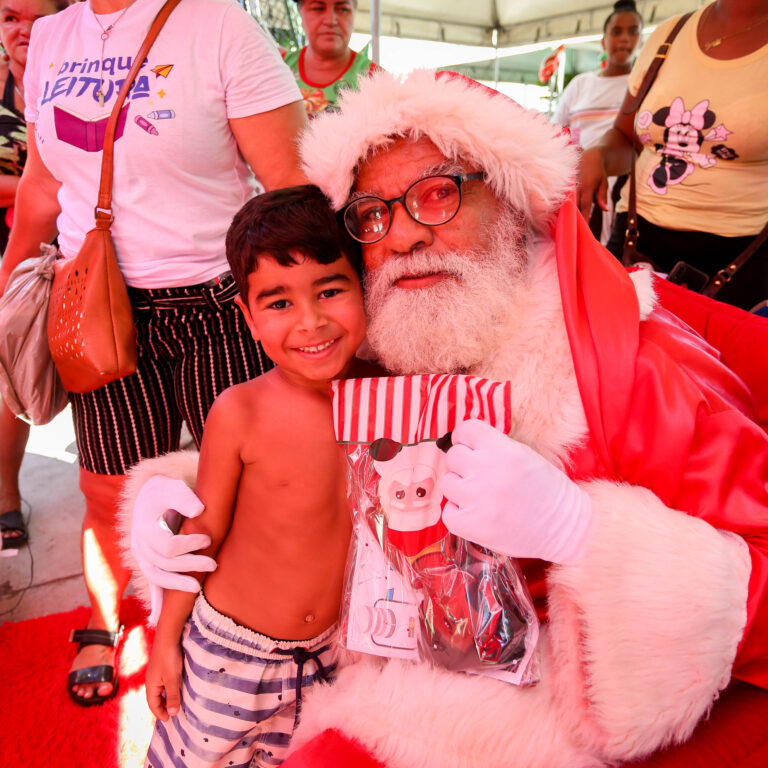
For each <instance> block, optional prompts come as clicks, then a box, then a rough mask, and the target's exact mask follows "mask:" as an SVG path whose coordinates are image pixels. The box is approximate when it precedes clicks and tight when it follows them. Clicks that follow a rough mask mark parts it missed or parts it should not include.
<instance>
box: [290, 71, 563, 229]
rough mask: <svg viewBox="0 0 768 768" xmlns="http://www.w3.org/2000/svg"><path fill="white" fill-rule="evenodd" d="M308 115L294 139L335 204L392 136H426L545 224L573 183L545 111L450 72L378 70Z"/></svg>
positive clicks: (556, 131) (560, 138)
mask: <svg viewBox="0 0 768 768" xmlns="http://www.w3.org/2000/svg"><path fill="white" fill-rule="evenodd" d="M358 85H359V90H357V91H352V90H348V91H345V92H344V93H343V94H342V95H341V111H340V112H326V113H324V114H321V115H320V116H319V117H317V118H315V119H314V120H313V121H312V124H311V126H310V128H309V129H308V130H307V132H306V133H305V135H304V137H303V139H302V142H301V157H302V161H303V164H304V169H305V171H306V173H307V176H308V177H309V179H310V181H312V182H313V183H314V184H317V185H318V186H319V187H320V188H321V189H322V190H323V192H325V194H326V196H327V197H328V198H329V199H330V200H331V203H332V204H333V206H334V208H336V209H339V208H341V206H342V205H344V203H345V202H346V201H347V199H348V198H349V193H350V190H351V189H352V185H353V183H354V179H355V172H356V170H357V167H358V166H359V164H360V163H361V162H362V161H364V160H365V159H366V158H367V157H369V156H370V155H371V154H373V153H374V151H375V150H377V149H379V148H381V147H385V146H387V144H389V143H391V142H392V141H393V139H396V138H399V137H410V138H412V139H419V138H421V137H427V138H429V139H431V140H432V142H433V143H434V144H435V145H436V146H437V148H438V149H439V150H440V151H441V152H442V153H443V154H444V155H445V156H446V157H447V158H449V159H457V158H462V159H463V160H465V161H467V162H469V163H470V164H471V165H472V166H473V170H474V166H476V167H478V168H480V169H482V170H483V171H485V173H486V182H487V184H488V185H489V186H490V187H491V189H492V190H493V191H494V192H495V194H496V195H497V196H498V197H499V199H501V200H506V201H508V202H509V203H510V204H511V205H512V206H513V207H514V208H516V209H518V210H520V211H522V212H523V213H524V214H525V215H526V218H527V220H528V221H530V222H531V223H532V224H534V225H535V226H536V227H537V228H538V229H543V228H544V227H545V225H546V223H547V222H549V221H550V219H551V217H552V214H553V213H554V212H555V211H557V209H558V208H559V207H560V205H561V203H562V202H563V200H564V199H565V197H566V196H567V194H568V191H569V190H570V189H571V187H572V185H573V181H574V177H575V172H576V164H577V150H576V149H575V147H573V146H572V145H570V144H569V141H568V137H567V136H566V135H564V134H563V133H561V131H560V129H559V128H558V127H557V126H554V125H552V124H551V123H550V122H549V121H548V120H547V119H546V118H545V117H544V116H543V115H541V114H540V113H538V112H535V111H533V110H526V109H523V108H522V107H521V106H520V105H519V104H517V103H516V102H514V101H513V100H512V99H510V98H508V97H506V96H504V95H502V94H500V93H498V92H497V91H493V90H491V89H490V88H486V87H485V86H483V85H480V84H479V83H477V82H475V81H474V80H470V79H469V78H467V77H463V76H461V75H457V74H455V73H452V72H440V73H438V74H435V73H434V72H431V71H428V70H417V71H415V72H412V73H411V74H410V75H408V76H406V77H402V78H400V77H395V76H394V75H391V74H389V73H388V72H384V71H379V72H376V73H375V74H373V75H372V76H371V77H367V78H360V80H359V81H358Z"/></svg>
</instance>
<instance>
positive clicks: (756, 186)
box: [579, 0, 768, 310]
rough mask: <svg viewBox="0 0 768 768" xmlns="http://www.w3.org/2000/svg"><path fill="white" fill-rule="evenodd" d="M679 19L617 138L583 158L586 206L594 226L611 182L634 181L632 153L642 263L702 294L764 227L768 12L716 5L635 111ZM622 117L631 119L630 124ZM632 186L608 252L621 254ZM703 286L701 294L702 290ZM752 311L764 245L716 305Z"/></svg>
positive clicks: (759, 289)
mask: <svg viewBox="0 0 768 768" xmlns="http://www.w3.org/2000/svg"><path fill="white" fill-rule="evenodd" d="M678 18H679V17H677V18H672V19H668V20H667V21H665V22H663V23H662V24H659V26H658V27H657V28H656V30H654V32H653V34H652V35H651V36H650V37H649V39H648V41H647V42H646V44H645V46H644V47H643V50H642V52H641V53H640V55H639V56H638V59H637V62H636V63H635V66H634V68H633V70H632V74H631V75H630V78H629V87H628V89H627V94H626V97H625V101H624V104H623V105H622V110H621V111H620V112H619V114H618V116H617V117H616V121H615V123H614V125H613V127H612V128H611V129H610V130H609V131H608V132H607V133H606V134H605V135H604V136H603V138H602V139H601V140H600V142H599V143H598V144H597V145H595V146H594V147H592V148H590V149H588V150H586V151H585V152H584V154H583V155H582V162H581V166H580V170H579V176H580V179H579V181H580V191H579V206H580V208H581V211H582V213H583V214H584V215H585V216H588V215H589V209H590V208H591V205H592V199H593V197H594V195H595V193H596V192H597V194H598V200H599V201H600V205H601V206H602V207H605V199H606V195H605V189H606V186H605V185H606V177H610V176H616V175H620V174H622V173H628V172H629V171H630V169H631V167H632V162H633V152H634V149H633V145H634V147H639V148H641V149H640V153H639V155H638V157H637V159H636V161H635V181H636V189H637V205H636V209H637V216H638V228H639V233H640V234H639V239H638V243H637V250H638V252H639V256H638V260H640V261H646V262H649V263H650V264H651V265H652V266H653V267H654V268H655V269H657V270H658V271H660V272H662V273H670V279H671V280H673V282H680V283H684V284H686V285H688V287H689V288H694V289H696V288H697V287H698V289H701V287H703V286H704V285H706V283H707V282H709V281H711V280H712V279H713V278H714V277H715V276H716V274H717V273H718V272H719V271H720V270H723V269H725V268H726V267H728V266H729V265H730V264H731V263H732V262H733V260H734V259H736V258H737V257H738V256H739V255H740V254H741V253H742V252H743V251H745V250H746V249H747V248H748V247H749V245H750V244H751V243H752V242H753V241H754V240H755V237H756V236H757V235H758V233H760V232H761V230H762V229H763V227H764V226H765V225H766V222H768V132H766V130H765V125H766V122H768V99H766V98H765V87H764V83H765V82H766V81H768V4H767V3H766V2H765V0H716V2H711V3H709V4H708V5H706V6H704V7H702V8H699V9H698V10H696V11H695V12H694V13H693V14H692V15H691V17H690V18H689V19H688V20H687V21H686V22H685V24H684V26H683V27H682V29H681V30H680V32H679V33H678V35H677V37H676V39H675V40H674V42H673V43H672V45H671V47H670V49H669V51H668V52H667V55H666V57H665V58H664V60H663V64H662V66H661V69H660V70H659V72H658V75H657V77H656V80H655V81H654V83H653V85H652V86H651V88H650V90H649V91H648V93H647V95H646V96H645V99H644V100H643V102H642V104H640V105H639V107H637V108H635V109H632V107H633V105H632V101H633V99H634V96H635V94H637V92H638V91H639V89H640V85H641V83H642V81H643V78H644V76H645V73H646V71H647V70H648V68H649V66H650V64H651V61H652V60H653V58H654V57H655V55H656V52H657V50H658V49H659V47H660V45H661V44H662V43H663V42H664V41H665V40H666V39H667V36H668V35H669V33H670V31H671V30H672V27H673V26H674V24H675V23H676V22H677V20H678ZM624 109H629V112H628V113H626V114H625V112H624ZM628 187H629V184H627V185H625V187H624V189H623V190H622V193H621V200H620V201H619V202H618V204H617V206H616V210H617V216H616V221H615V224H614V228H613V233H612V235H611V238H610V240H609V242H608V249H609V250H610V251H611V252H612V253H613V254H614V255H615V256H617V257H618V258H620V257H621V255H622V248H623V244H624V237H625V232H626V230H627V218H628V214H627V211H628ZM697 283H698V285H697ZM715 298H717V299H718V300H719V301H723V302H725V303H727V304H733V305H735V306H738V307H741V308H742V309H746V310H753V309H754V310H757V309H758V308H759V307H760V305H761V304H764V302H765V300H766V299H768V241H766V242H764V243H763V244H762V246H761V247H760V248H759V249H758V250H757V252H756V253H754V254H753V255H752V256H751V258H750V259H749V260H748V261H747V262H746V263H745V264H744V265H743V266H742V267H741V268H740V269H739V270H738V271H737V272H735V274H734V275H733V276H732V279H730V280H729V281H728V282H727V283H726V284H725V286H724V287H723V288H722V289H721V290H720V291H719V292H718V293H717V295H716V296H715Z"/></svg>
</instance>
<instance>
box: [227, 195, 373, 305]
mask: <svg viewBox="0 0 768 768" xmlns="http://www.w3.org/2000/svg"><path fill="white" fill-rule="evenodd" d="M226 251H227V261H228V262H229V268H230V269H231V270H232V275H233V277H234V278H235V282H236V283H237V288H238V290H239V291H240V295H241V296H242V298H243V300H244V301H245V300H246V299H247V297H248V275H249V274H251V272H253V271H254V270H255V269H256V268H257V266H258V261H259V257H260V256H264V255H268V256H271V257H272V258H273V259H275V261H277V263H278V264H280V265H281V266H283V267H287V266H290V265H291V264H298V263H299V262H298V261H297V260H296V259H295V258H294V257H293V256H292V255H291V252H294V253H295V252H298V253H300V254H301V255H302V256H304V257H306V258H308V259H311V260H312V261H316V262H318V263H319V264H332V263H333V262H334V261H336V260H337V259H338V258H339V257H341V256H345V257H346V258H347V259H348V260H349V263H350V264H351V265H352V266H353V267H354V269H355V271H356V272H357V274H358V275H360V274H361V270H362V264H361V255H360V246H359V244H358V243H357V241H356V240H353V239H352V237H350V235H349V233H348V232H347V230H346V228H345V227H344V224H343V223H342V222H341V221H339V219H338V217H337V216H336V214H335V213H334V212H333V210H332V209H331V205H330V203H329V202H328V198H326V196H325V195H324V194H323V193H322V192H321V191H320V190H319V189H318V188H317V187H316V186H314V185H313V184H304V185H302V186H299V187H286V188H285V189H276V190H274V191H272V192H264V193H263V194H261V195H258V196H257V197H254V198H252V199H251V200H249V201H248V202H247V203H246V204H245V205H244V206H243V207H242V208H241V209H240V210H239V211H238V212H237V213H236V214H235V218H234V219H233V220H232V224H231V225H230V227H229V231H228V232H227V239H226Z"/></svg>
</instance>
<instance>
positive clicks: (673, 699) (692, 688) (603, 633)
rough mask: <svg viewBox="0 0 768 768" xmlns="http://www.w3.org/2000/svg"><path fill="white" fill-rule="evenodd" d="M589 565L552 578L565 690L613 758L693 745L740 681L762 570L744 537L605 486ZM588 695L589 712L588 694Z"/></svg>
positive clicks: (645, 494) (599, 491)
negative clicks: (754, 584) (700, 726)
mask: <svg viewBox="0 0 768 768" xmlns="http://www.w3.org/2000/svg"><path fill="white" fill-rule="evenodd" d="M582 487H583V488H584V489H585V490H586V491H587V492H588V493H589V494H590V496H591V498H592V502H593V509H594V510H595V518H596V523H595V526H594V533H593V538H592V540H591V542H590V544H589V546H588V549H587V555H586V557H585V559H584V560H583V561H582V562H581V563H579V564H574V565H569V566H558V567H553V568H552V569H551V572H550V584H549V592H550V621H551V627H550V629H551V635H552V641H553V652H554V653H555V655H556V657H557V658H558V661H559V662H563V661H566V660H567V661H566V663H564V664H563V663H559V664H558V666H557V668H556V670H555V672H556V674H558V675H560V676H561V686H560V690H561V691H562V692H563V693H564V694H567V695H571V696H572V700H571V703H570V705H571V706H572V707H574V708H582V709H583V710H584V716H583V721H584V725H585V726H586V727H585V729H584V730H583V731H582V736H583V737H585V738H588V739H590V740H591V741H592V743H593V745H594V747H595V749H596V750H599V751H601V752H603V754H605V755H606V756H607V757H609V758H613V759H617V758H618V759H624V760H626V759H629V758H635V757H639V756H641V755H644V754H647V753H649V752H652V751H654V750H656V749H658V748H659V747H661V746H663V745H665V744H667V743H670V742H680V741H684V740H685V739H686V738H688V736H690V734H691V732H692V731H693V729H694V727H695V726H696V724H697V723H698V722H699V720H700V719H701V718H702V717H703V716H704V715H705V714H706V713H707V712H708V710H709V708H710V707H711V706H712V704H713V702H714V701H715V700H716V699H717V697H718V694H719V691H720V690H721V689H722V688H724V687H725V686H726V685H727V683H728V681H729V679H730V672H731V667H732V664H733V660H734V658H735V655H736V649H737V646H738V643H739V641H740V639H741V636H742V632H743V629H744V625H745V623H746V602H747V589H748V583H749V575H750V559H749V554H748V550H747V547H746V544H745V543H744V542H743V541H742V540H741V539H740V538H739V537H737V536H735V535H733V534H730V533H723V532H721V531H718V530H716V529H715V528H713V527H712V526H710V525H709V524H708V523H706V522H704V521H702V520H699V519H698V518H695V517H691V516H689V515H686V514H684V513H682V512H678V511H675V510H671V509H669V508H667V507H665V506H664V505H663V504H662V503H661V501H660V500H659V499H658V498H657V497H656V496H655V495H654V494H653V493H651V492H650V491H648V490H646V489H644V488H638V487H630V486H627V485H617V484H614V483H608V482H594V483H589V484H585V485H583V486H582ZM585 691H586V692H587V697H588V700H586V701H585V699H584V696H583V692H585Z"/></svg>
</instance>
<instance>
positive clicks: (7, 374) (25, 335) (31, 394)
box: [0, 243, 67, 424]
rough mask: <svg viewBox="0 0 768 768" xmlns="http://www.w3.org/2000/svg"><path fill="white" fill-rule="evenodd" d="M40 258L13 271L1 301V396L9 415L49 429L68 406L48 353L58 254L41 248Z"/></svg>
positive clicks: (43, 244) (23, 263)
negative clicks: (50, 310)
mask: <svg viewBox="0 0 768 768" xmlns="http://www.w3.org/2000/svg"><path fill="white" fill-rule="evenodd" d="M40 252H41V253H40V256H37V257H35V258H32V259H27V260H26V261H22V262H21V264H19V265H18V266H17V267H16V269H14V270H13V272H12V273H11V275H10V277H9V278H8V283H7V285H6V288H5V292H4V293H3V295H2V298H0V395H2V399H3V402H4V403H5V404H6V405H7V406H8V407H9V408H10V409H11V411H13V413H15V414H16V415H17V416H21V417H22V418H23V419H25V420H27V421H31V422H32V423H33V424H47V423H48V422H49V421H50V420H51V419H52V418H53V417H54V416H56V414H58V413H59V412H60V411H62V410H64V408H65V407H66V405H67V391H66V390H65V389H64V387H63V386H62V384H61V380H60V379H59V374H58V373H57V372H56V366H55V365H54V364H53V360H52V359H51V353H50V350H49V349H48V301H49V298H50V295H51V282H52V281H53V264H54V262H55V261H56V255H57V250H56V248H55V247H54V246H52V245H47V244H45V243H41V244H40Z"/></svg>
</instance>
